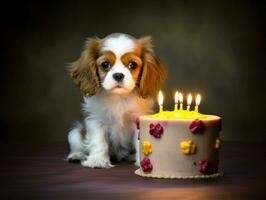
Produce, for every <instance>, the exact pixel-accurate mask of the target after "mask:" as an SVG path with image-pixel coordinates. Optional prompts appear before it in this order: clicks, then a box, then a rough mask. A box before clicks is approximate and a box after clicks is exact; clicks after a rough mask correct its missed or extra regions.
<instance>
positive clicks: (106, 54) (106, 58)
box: [96, 51, 116, 80]
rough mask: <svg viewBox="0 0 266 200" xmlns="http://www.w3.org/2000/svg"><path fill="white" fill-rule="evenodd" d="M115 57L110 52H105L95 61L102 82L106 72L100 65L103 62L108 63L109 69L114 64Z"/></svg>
mask: <svg viewBox="0 0 266 200" xmlns="http://www.w3.org/2000/svg"><path fill="white" fill-rule="evenodd" d="M115 60H116V56H115V54H114V53H113V52H112V51H106V52H104V53H102V54H101V55H100V57H99V58H98V59H97V61H96V62H97V67H98V72H99V76H100V79H101V80H103V78H104V77H105V75H106V73H107V71H105V70H104V69H103V68H102V67H101V64H102V63H103V62H105V61H108V62H109V63H110V64H111V67H112V66H113V65H114V64H115Z"/></svg>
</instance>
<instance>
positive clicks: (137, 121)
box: [135, 117, 140, 129]
mask: <svg viewBox="0 0 266 200" xmlns="http://www.w3.org/2000/svg"><path fill="white" fill-rule="evenodd" d="M135 124H136V127H137V129H139V128H140V124H139V118H138V117H137V118H136V120H135Z"/></svg>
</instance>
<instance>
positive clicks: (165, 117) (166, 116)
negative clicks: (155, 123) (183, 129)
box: [140, 111, 221, 121]
mask: <svg viewBox="0 0 266 200" xmlns="http://www.w3.org/2000/svg"><path fill="white" fill-rule="evenodd" d="M164 112H166V113H168V114H166V113H164V114H162V115H159V113H156V114H152V115H143V116H140V119H147V120H153V119H154V120H171V121H175V120H184V121H186V120H189V121H191V120H196V119H199V120H203V121H204V120H208V121H209V120H219V119H221V118H220V117H219V116H216V115H204V117H201V118H200V117H197V115H195V117H194V118H193V117H187V118H185V117H175V116H172V114H169V112H170V111H164ZM201 115H203V114H201Z"/></svg>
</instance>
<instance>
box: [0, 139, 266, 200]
mask: <svg viewBox="0 0 266 200" xmlns="http://www.w3.org/2000/svg"><path fill="white" fill-rule="evenodd" d="M265 146H266V145H265V144H264V143H260V144H255V143H251V144H248V143H236V142H224V143H223V145H222V149H221V164H220V168H221V170H222V171H223V172H224V176H223V177H220V178H216V179H209V180H162V179H147V178H142V177H139V176H136V175H135V174H134V170H135V169H136V167H134V166H133V165H132V164H129V163H127V162H121V163H115V164H116V167H114V168H112V169H88V168H83V167H82V166H81V165H79V164H70V163H68V162H66V161H65V160H64V158H65V157H66V155H67V152H68V147H67V145H66V144H45V145H44V144H34V145H22V144H20V145H14V144H12V145H11V144H10V145H7V144H2V145H1V147H0V149H1V153H2V163H1V165H0V178H1V179H0V180H1V185H0V199H57V200H58V199H64V200H66V199H97V200H98V199H134V200H135V199H152V200H157V199H204V200H208V199H216V200H217V199H266V175H265V174H266V173H265V171H266V159H265V158H266V157H265V150H266V148H265Z"/></svg>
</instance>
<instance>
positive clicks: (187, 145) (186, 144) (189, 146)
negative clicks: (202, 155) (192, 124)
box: [180, 140, 196, 155]
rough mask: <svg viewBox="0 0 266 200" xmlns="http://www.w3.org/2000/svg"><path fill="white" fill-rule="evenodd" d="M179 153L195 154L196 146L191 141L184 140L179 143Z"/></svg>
mask: <svg viewBox="0 0 266 200" xmlns="http://www.w3.org/2000/svg"><path fill="white" fill-rule="evenodd" d="M180 148H181V151H182V152H183V153H184V154H186V155H189V154H194V153H196V145H195V144H194V143H193V142H192V141H191V140H184V141H182V142H181V143H180Z"/></svg>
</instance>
